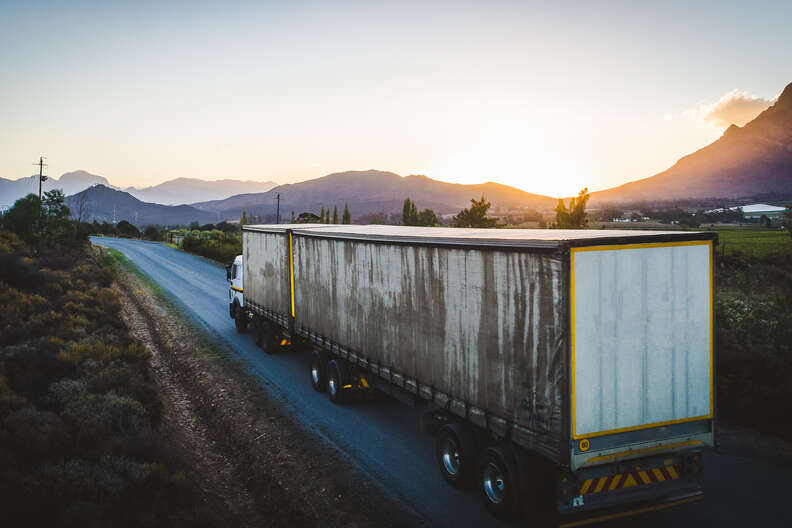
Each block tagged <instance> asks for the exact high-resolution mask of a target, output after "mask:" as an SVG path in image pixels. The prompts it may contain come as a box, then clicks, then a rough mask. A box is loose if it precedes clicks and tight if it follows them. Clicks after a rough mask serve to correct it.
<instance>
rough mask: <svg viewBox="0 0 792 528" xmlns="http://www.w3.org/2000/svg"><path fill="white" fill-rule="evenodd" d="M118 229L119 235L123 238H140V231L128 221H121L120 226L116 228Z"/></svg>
mask: <svg viewBox="0 0 792 528" xmlns="http://www.w3.org/2000/svg"><path fill="white" fill-rule="evenodd" d="M116 228H117V229H118V233H119V234H120V235H121V236H128V237H138V236H140V231H138V228H137V227H135V226H133V225H132V224H130V223H129V222H127V221H126V220H121V221H120V222H118V226H116Z"/></svg>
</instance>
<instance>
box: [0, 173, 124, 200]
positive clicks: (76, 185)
mask: <svg viewBox="0 0 792 528" xmlns="http://www.w3.org/2000/svg"><path fill="white" fill-rule="evenodd" d="M97 184H101V185H106V186H108V187H111V185H110V182H108V181H107V178H105V177H103V176H97V175H96V174H91V173H89V172H86V171H84V170H78V171H74V172H67V173H64V174H63V175H61V177H60V178H47V181H45V182H44V185H43V186H42V189H43V191H44V192H46V191H51V190H53V189H61V190H62V191H63V194H65V195H70V194H76V193H78V192H80V191H82V190H84V189H87V188H88V187H90V186H92V185H97ZM30 193H34V194H38V174H34V175H33V176H28V177H27V178H20V179H18V180H8V179H5V178H0V204H8V205H11V204H13V203H14V202H15V201H17V200H19V199H20V198H22V197H23V196H26V195H28V194H30Z"/></svg>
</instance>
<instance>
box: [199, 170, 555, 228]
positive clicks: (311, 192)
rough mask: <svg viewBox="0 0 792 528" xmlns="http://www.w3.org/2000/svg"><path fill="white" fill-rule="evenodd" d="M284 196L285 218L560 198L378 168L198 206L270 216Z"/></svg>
mask: <svg viewBox="0 0 792 528" xmlns="http://www.w3.org/2000/svg"><path fill="white" fill-rule="evenodd" d="M277 194H280V196H281V217H282V218H288V216H289V215H290V213H291V212H292V211H294V213H295V214H299V213H301V212H304V211H311V212H318V211H319V210H320V209H321V208H322V207H323V206H324V207H330V208H332V207H333V206H338V209H339V214H341V211H342V210H343V208H344V203H347V202H348V203H349V208H350V210H351V212H352V215H353V217H357V216H360V215H363V214H368V213H378V212H384V213H388V214H391V213H401V210H402V204H403V203H404V199H405V198H407V197H410V198H412V199H413V200H414V201H415V202H416V205H417V207H418V208H419V209H424V208H427V207H428V208H431V209H433V210H434V211H435V213H437V214H444V213H456V212H459V211H460V210H461V209H462V208H464V207H468V206H469V205H470V199H471V198H479V197H480V196H481V195H482V194H483V195H484V196H486V198H487V200H489V201H490V202H491V203H492V204H493V208H494V209H499V208H503V209H517V208H524V209H537V210H539V209H551V208H553V207H555V204H556V200H555V199H554V198H550V197H547V196H541V195H538V194H531V193H527V192H525V191H521V190H520V189H516V188H514V187H509V186H508V185H501V184H499V183H491V182H490V183H482V184H478V185H460V184H454V183H445V182H440V181H437V180H432V179H431V178H427V177H426V176H406V177H401V176H399V175H398V174H395V173H393V172H383V171H377V170H367V171H349V172H338V173H335V174H330V175H328V176H324V177H322V178H317V179H314V180H308V181H304V182H300V183H293V184H288V185H280V186H278V187H275V188H274V189H272V190H270V191H268V192H265V193H247V194H239V195H237V196H232V197H230V198H226V199H225V200H213V201H209V202H202V203H194V204H192V205H193V206H194V207H196V208H198V209H201V210H204V211H210V212H214V213H217V214H218V215H219V217H220V218H222V219H237V218H239V217H240V215H241V214H242V210H243V209H245V210H246V211H247V213H248V214H249V215H251V214H252V215H257V216H266V215H272V214H274V213H275V208H276V195H277Z"/></svg>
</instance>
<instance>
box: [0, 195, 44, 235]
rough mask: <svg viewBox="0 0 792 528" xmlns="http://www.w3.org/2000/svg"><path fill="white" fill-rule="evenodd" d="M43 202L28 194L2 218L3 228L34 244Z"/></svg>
mask: <svg viewBox="0 0 792 528" xmlns="http://www.w3.org/2000/svg"><path fill="white" fill-rule="evenodd" d="M40 209H41V201H39V197H38V196H36V195H35V194H28V195H27V196H25V197H24V198H20V199H19V200H17V201H16V202H15V203H14V205H13V207H11V209H9V210H8V211H7V212H6V214H4V215H3V216H2V218H0V221H1V222H2V226H3V227H4V228H6V229H8V230H9V231H12V232H14V233H16V235H17V236H19V238H21V239H23V240H25V241H27V242H32V241H33V239H34V233H35V231H34V227H35V225H36V223H37V222H38V219H39V210H40Z"/></svg>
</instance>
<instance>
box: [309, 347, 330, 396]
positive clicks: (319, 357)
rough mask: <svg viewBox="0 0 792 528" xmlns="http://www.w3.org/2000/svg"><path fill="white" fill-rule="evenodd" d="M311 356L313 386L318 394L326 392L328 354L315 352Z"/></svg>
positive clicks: (319, 351)
mask: <svg viewBox="0 0 792 528" xmlns="http://www.w3.org/2000/svg"><path fill="white" fill-rule="evenodd" d="M311 356H312V357H311V386H312V387H313V388H314V390H315V391H317V392H324V391H326V390H327V354H325V353H323V352H322V351H321V350H314V351H313V352H312V353H311Z"/></svg>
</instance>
